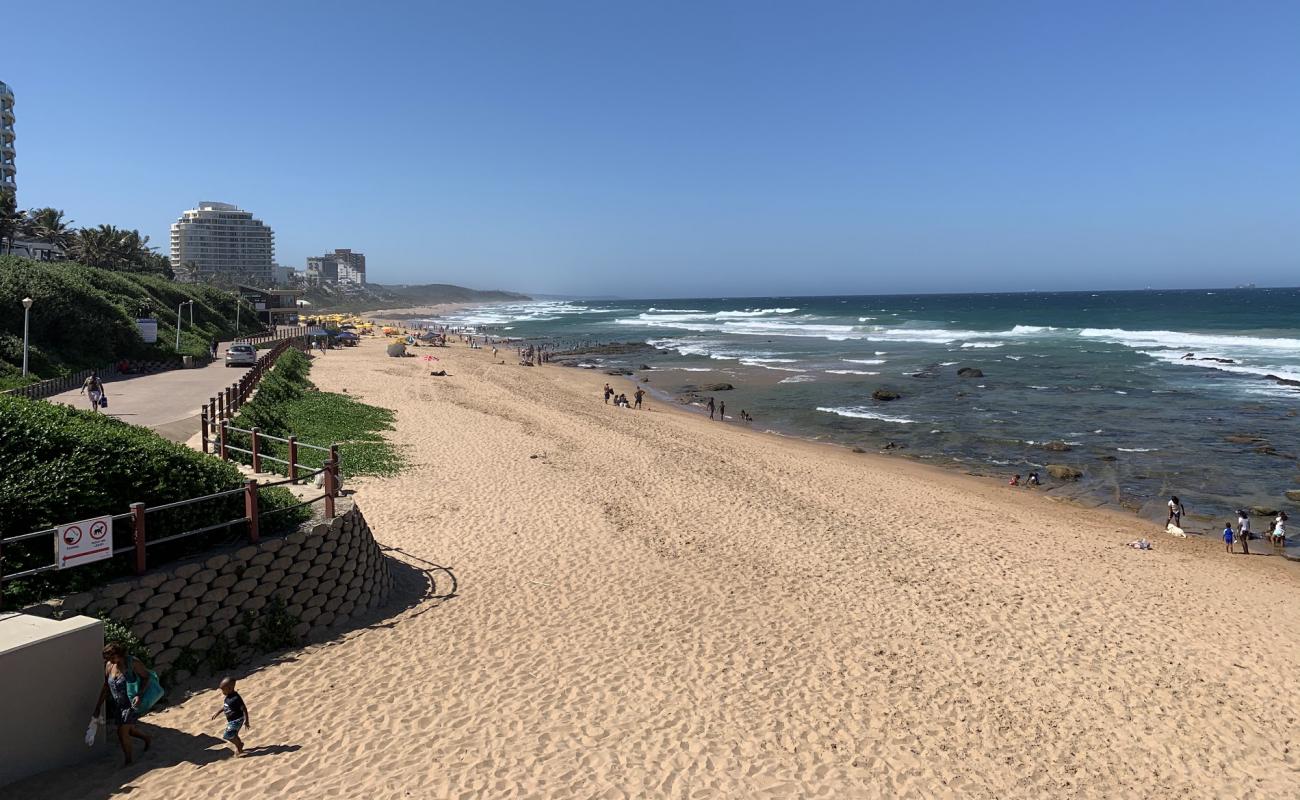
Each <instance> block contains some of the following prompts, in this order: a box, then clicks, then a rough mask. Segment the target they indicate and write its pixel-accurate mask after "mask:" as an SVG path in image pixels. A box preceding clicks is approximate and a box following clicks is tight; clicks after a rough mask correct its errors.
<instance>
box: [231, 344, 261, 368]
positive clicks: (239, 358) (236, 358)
mask: <svg viewBox="0 0 1300 800" xmlns="http://www.w3.org/2000/svg"><path fill="white" fill-rule="evenodd" d="M256 363H257V348H256V347H253V346H252V345H251V344H232V345H230V346H229V347H227V348H226V366H227V367H251V366H253V365H255V364H256Z"/></svg>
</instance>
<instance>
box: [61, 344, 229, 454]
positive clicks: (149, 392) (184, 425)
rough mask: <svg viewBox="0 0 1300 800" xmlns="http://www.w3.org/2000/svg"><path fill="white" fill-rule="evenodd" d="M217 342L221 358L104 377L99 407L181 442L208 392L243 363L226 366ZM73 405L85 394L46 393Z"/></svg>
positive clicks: (84, 404)
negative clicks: (104, 402)
mask: <svg viewBox="0 0 1300 800" xmlns="http://www.w3.org/2000/svg"><path fill="white" fill-rule="evenodd" d="M227 344H228V342H222V343H221V347H220V349H219V351H218V352H220V353H221V354H222V357H221V358H218V359H217V360H216V361H213V362H212V363H211V364H209V365H207V366H206V367H195V368H194V369H176V370H171V371H170V372H157V373H154V374H151V375H121V376H118V377H116V378H112V379H110V380H106V381H105V382H104V391H105V392H106V393H107V395H108V408H106V409H104V412H105V413H107V414H109V415H110V416H113V417H117V418H118V419H120V420H122V421H123V422H129V423H131V424H132V425H144V426H146V427H149V428H153V429H154V430H155V431H157V432H158V433H159V434H161V435H162V436H165V437H166V438H168V439H171V440H172V441H174V442H184V441H186V440H187V439H189V438H190V437H191V436H193V435H194V434H196V433H198V432H199V427H200V422H199V412H200V411H201V410H202V407H203V404H204V403H206V402H208V398H210V397H214V396H215V395H216V394H217V392H218V391H220V390H221V389H224V388H225V387H227V386H229V385H230V384H232V383H234V382H235V381H237V380H239V376H241V375H243V374H244V373H245V372H247V371H248V368H247V367H227V366H226V365H225V358H224V356H225V352H226V345H227ZM49 401H50V402H51V403H64V404H66V405H70V406H74V407H76V408H82V409H84V408H89V407H90V401H89V400H87V399H86V396H85V395H83V394H80V393H79V392H78V391H76V390H73V391H70V392H64V393H63V394H57V395H54V396H53V397H50V398H49Z"/></svg>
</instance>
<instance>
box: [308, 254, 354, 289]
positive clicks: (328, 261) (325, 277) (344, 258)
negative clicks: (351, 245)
mask: <svg viewBox="0 0 1300 800" xmlns="http://www.w3.org/2000/svg"><path fill="white" fill-rule="evenodd" d="M306 279H307V282H308V283H310V284H312V285H315V286H319V285H320V284H322V283H346V284H353V285H356V286H364V285H365V283H366V256H365V254H364V253H354V252H352V251H351V250H344V249H338V250H335V251H334V252H333V253H326V254H325V255H323V256H312V257H310V258H308V259H307V275H306Z"/></svg>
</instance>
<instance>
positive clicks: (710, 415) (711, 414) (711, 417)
mask: <svg viewBox="0 0 1300 800" xmlns="http://www.w3.org/2000/svg"><path fill="white" fill-rule="evenodd" d="M709 419H713V398H712V397H710V398H709Z"/></svg>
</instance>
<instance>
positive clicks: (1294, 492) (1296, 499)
mask: <svg viewBox="0 0 1300 800" xmlns="http://www.w3.org/2000/svg"><path fill="white" fill-rule="evenodd" d="M1286 499H1288V500H1290V501H1291V502H1293V503H1300V489H1288V490H1287V492H1286Z"/></svg>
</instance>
